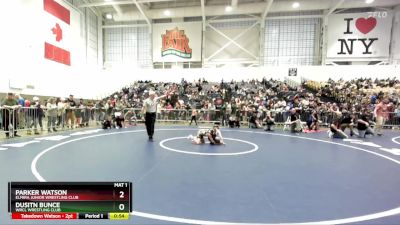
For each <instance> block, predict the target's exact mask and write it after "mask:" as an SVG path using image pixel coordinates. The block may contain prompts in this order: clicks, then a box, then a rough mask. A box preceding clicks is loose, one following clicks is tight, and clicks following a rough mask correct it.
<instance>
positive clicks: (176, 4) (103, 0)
mask: <svg viewBox="0 0 400 225" xmlns="http://www.w3.org/2000/svg"><path fill="white" fill-rule="evenodd" d="M203 1H204V11H203V10H202V6H201V2H203ZM295 1H296V2H299V4H300V6H299V7H298V8H293V7H292V4H293V3H294V2H295ZM83 2H85V3H83V4H81V5H79V6H78V7H80V8H84V7H89V8H92V9H93V10H95V11H97V12H99V13H100V14H102V15H103V16H104V15H105V14H112V15H113V19H112V20H113V21H115V22H128V21H144V20H145V21H148V22H149V21H151V20H153V19H165V18H183V17H201V16H203V15H204V16H220V15H243V14H245V15H247V14H253V15H254V14H256V15H257V14H259V15H260V16H266V15H267V13H277V12H290V11H295V12H298V11H314V10H326V12H329V11H332V12H333V10H337V9H349V8H365V7H375V8H392V7H394V6H397V5H400V0H375V1H374V2H372V3H371V4H366V3H365V0H108V1H107V0H83ZM228 5H230V6H232V11H230V12H226V10H225V8H226V6H228ZM166 10H168V11H169V12H170V15H168V14H166V13H165V11H166Z"/></svg>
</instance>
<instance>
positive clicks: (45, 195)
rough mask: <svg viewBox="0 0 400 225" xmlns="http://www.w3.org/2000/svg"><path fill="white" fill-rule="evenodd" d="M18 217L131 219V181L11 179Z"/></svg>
mask: <svg viewBox="0 0 400 225" xmlns="http://www.w3.org/2000/svg"><path fill="white" fill-rule="evenodd" d="M8 212H9V213H10V214H11V218H12V219H15V220H74V219H111V220H114V219H115V220H125V219H129V213H130V212H132V183H131V182H9V183H8Z"/></svg>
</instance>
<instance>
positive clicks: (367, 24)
mask: <svg viewBox="0 0 400 225" xmlns="http://www.w3.org/2000/svg"><path fill="white" fill-rule="evenodd" d="M375 26H376V19H375V18H374V17H369V18H368V19H365V18H358V19H357V20H356V27H357V29H358V30H359V31H360V32H361V33H363V34H368V33H369V32H370V31H371V30H373V29H374V28H375Z"/></svg>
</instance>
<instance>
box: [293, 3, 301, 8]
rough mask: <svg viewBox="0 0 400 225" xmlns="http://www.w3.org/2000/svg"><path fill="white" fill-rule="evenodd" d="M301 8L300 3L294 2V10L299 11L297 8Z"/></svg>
mask: <svg viewBox="0 0 400 225" xmlns="http://www.w3.org/2000/svg"><path fill="white" fill-rule="evenodd" d="M299 7H300V3H298V2H293V4H292V8H293V9H297V8H299Z"/></svg>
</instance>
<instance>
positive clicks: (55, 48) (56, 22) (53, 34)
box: [43, 0, 71, 66]
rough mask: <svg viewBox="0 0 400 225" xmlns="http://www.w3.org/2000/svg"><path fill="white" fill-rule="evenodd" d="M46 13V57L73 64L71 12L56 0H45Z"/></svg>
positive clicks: (69, 64)
mask: <svg viewBox="0 0 400 225" xmlns="http://www.w3.org/2000/svg"><path fill="white" fill-rule="evenodd" d="M43 9H44V11H45V12H44V13H45V14H46V15H45V17H46V19H45V21H46V27H48V29H45V32H46V33H45V34H44V36H45V42H44V57H45V58H46V59H49V60H53V61H55V62H58V63H62V64H65V65H68V66H71V52H70V50H69V48H70V46H71V43H70V41H71V40H70V39H71V38H70V20H71V13H70V11H69V10H68V9H67V8H65V7H64V6H62V5H60V4H59V3H57V2H56V1H54V0H43Z"/></svg>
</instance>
